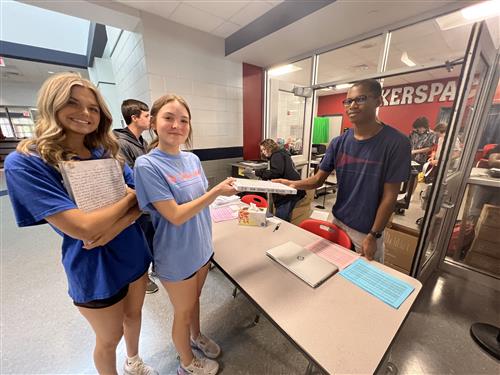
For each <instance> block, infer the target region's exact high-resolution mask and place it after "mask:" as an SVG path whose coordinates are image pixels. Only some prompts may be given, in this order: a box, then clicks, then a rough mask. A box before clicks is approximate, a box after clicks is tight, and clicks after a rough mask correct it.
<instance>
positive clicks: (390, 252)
mask: <svg viewBox="0 0 500 375" xmlns="http://www.w3.org/2000/svg"><path fill="white" fill-rule="evenodd" d="M417 242H418V237H416V236H413V235H411V234H408V233H403V232H401V231H399V230H395V229H392V228H387V229H386V230H385V232H384V246H385V253H384V258H385V259H384V263H385V264H387V265H389V266H390V267H392V266H396V267H399V268H402V269H403V270H404V271H406V272H405V273H409V272H410V268H411V263H412V261H413V256H414V255H415V249H416V248H417ZM398 271H399V270H398ZM401 272H403V271H401Z"/></svg>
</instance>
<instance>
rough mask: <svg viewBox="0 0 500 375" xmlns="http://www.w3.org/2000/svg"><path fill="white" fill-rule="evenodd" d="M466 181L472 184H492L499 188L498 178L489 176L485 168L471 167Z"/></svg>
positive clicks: (499, 181) (499, 179) (499, 180)
mask: <svg viewBox="0 0 500 375" xmlns="http://www.w3.org/2000/svg"><path fill="white" fill-rule="evenodd" d="M467 182H468V183H469V184H474V185H484V186H493V187H497V188H500V178H493V177H490V175H489V174H488V169H487V168H472V171H471V172H470V176H469V179H468V181H467Z"/></svg>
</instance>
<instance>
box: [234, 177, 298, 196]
mask: <svg viewBox="0 0 500 375" xmlns="http://www.w3.org/2000/svg"><path fill="white" fill-rule="evenodd" d="M235 180H236V181H235V182H234V184H233V186H234V188H235V189H236V190H237V191H256V192H260V193H278V194H297V189H294V188H291V187H290V186H286V185H283V184H278V183H276V182H271V181H263V180H248V179H246V178H235Z"/></svg>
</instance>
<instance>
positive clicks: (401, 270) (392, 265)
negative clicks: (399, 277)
mask: <svg viewBox="0 0 500 375" xmlns="http://www.w3.org/2000/svg"><path fill="white" fill-rule="evenodd" d="M384 265H386V266H387V267H391V268H392V269H395V270H396V271H399V272H402V273H404V274H406V275H409V274H410V271H409V270H405V269H404V268H401V267H398V266H396V265H395V264H392V263H389V262H388V261H387V260H385V259H384Z"/></svg>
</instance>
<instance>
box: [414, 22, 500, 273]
mask: <svg viewBox="0 0 500 375" xmlns="http://www.w3.org/2000/svg"><path fill="white" fill-rule="evenodd" d="M495 59H496V51H495V48H494V45H493V42H492V40H491V37H490V34H489V32H488V29H487V27H486V24H485V23H484V22H483V23H481V24H476V25H474V28H473V30H472V33H471V37H470V40H469V45H468V48H467V53H466V56H465V61H464V65H463V69H462V75H461V80H460V84H459V89H458V93H457V97H456V101H455V103H454V106H453V110H452V114H451V119H450V123H449V126H448V130H447V133H446V135H445V137H444V141H443V144H442V151H441V155H442V157H441V160H439V167H438V171H437V175H436V178H435V182H434V184H433V185H430V186H429V187H428V188H427V190H426V191H424V192H423V194H422V196H423V198H424V200H425V201H426V205H427V210H426V214H425V216H424V222H423V225H422V235H421V237H420V240H419V244H418V247H417V254H416V257H415V260H416V261H414V264H413V266H412V274H413V275H417V276H418V277H419V279H420V280H425V279H426V278H427V277H428V276H429V275H430V274H431V273H432V272H433V271H434V270H435V269H436V267H437V266H438V265H439V264H440V262H441V260H442V259H443V258H444V257H445V256H446V253H447V252H448V251H453V248H452V247H450V242H451V241H450V240H451V238H452V236H453V233H454V232H457V231H459V230H460V224H461V223H460V222H457V220H456V219H457V217H458V216H459V209H460V207H459V206H460V205H459V202H461V199H462V197H463V195H464V190H465V186H466V183H467V181H466V180H467V178H466V176H468V173H469V171H470V168H471V164H472V159H473V155H474V154H475V149H474V145H475V142H474V140H475V139H476V137H477V134H478V128H479V125H480V123H481V118H482V117H484V116H483V114H484V113H486V112H487V111H488V107H489V105H490V103H491V94H492V92H491V90H490V87H491V85H492V82H493V79H494V76H495V73H496V69H492V67H496V63H495Z"/></svg>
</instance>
